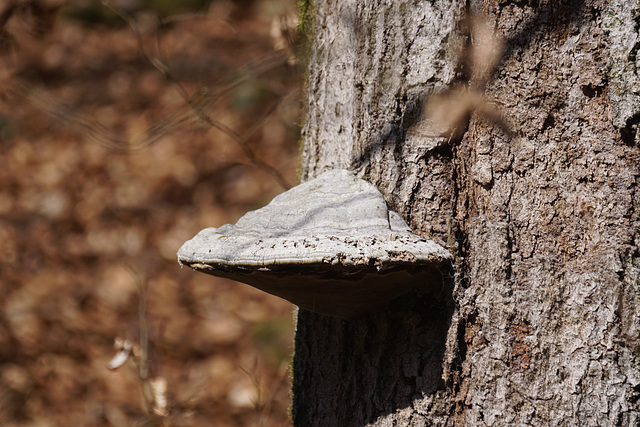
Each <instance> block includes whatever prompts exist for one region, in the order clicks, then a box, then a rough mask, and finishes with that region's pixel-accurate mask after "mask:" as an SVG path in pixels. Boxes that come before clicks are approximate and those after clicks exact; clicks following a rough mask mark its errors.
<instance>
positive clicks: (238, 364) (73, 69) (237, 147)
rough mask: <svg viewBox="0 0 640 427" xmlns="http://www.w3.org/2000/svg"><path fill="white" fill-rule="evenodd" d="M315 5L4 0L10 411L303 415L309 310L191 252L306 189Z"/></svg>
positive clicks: (218, 422)
mask: <svg viewBox="0 0 640 427" xmlns="http://www.w3.org/2000/svg"><path fill="white" fill-rule="evenodd" d="M296 17H297V10H296V5H295V2H294V1H293V0H270V1H269V0H263V1H260V0H255V1H252V0H239V1H227V0H219V1H204V0H189V1H171V0H111V1H109V2H104V4H103V3H101V2H99V1H91V0H68V1H59V0H30V1H28V0H0V55H1V57H2V60H1V62H0V304H1V308H2V312H1V316H0V425H2V426H5V427H7V426H129V425H167V426H168V425H175V426H204V425H214V426H254V425H256V426H282V425H289V424H290V421H289V418H288V413H287V412H288V407H289V373H288V366H289V363H290V358H291V353H292V345H293V344H292V337H293V317H292V311H293V306H292V305H291V304H289V303H287V302H286V301H283V300H280V299H278V298H275V297H272V296H270V295H267V294H264V293H262V292H259V291H257V290H254V289H252V288H250V287H248V286H245V285H241V284H237V283H235V282H230V281H226V280H223V279H217V278H213V277H211V276H207V275H204V274H200V273H195V272H193V271H191V270H189V269H186V268H185V269H181V268H180V267H179V266H178V264H177V261H176V251H177V250H178V248H179V247H180V246H181V244H182V243H183V242H184V241H186V240H188V239H190V238H191V237H193V235H195V234H196V233H197V232H198V231H199V230H201V229H202V228H205V227H209V226H220V225H222V224H224V223H228V222H234V221H235V220H237V219H238V218H239V217H240V216H241V215H243V214H244V213H245V212H247V211H249V210H252V209H256V208H258V207H260V206H262V205H264V204H266V203H267V202H269V201H270V200H271V198H272V197H273V196H274V195H276V194H278V193H280V192H282V191H283V190H284V189H285V187H286V186H288V185H294V183H295V180H296V168H297V166H298V163H297V157H298V144H299V120H300V86H301V77H300V70H299V67H298V66H296V65H295V64H294V57H293V54H292V52H293V50H292V49H291V48H290V46H291V40H292V39H293V37H292V34H294V32H295V28H296ZM145 290H146V297H145V296H144V294H145ZM140 296H142V297H143V298H142V301H143V302H146V306H147V307H146V311H147V318H148V326H147V327H146V328H145V327H144V321H143V322H142V326H143V328H142V337H143V341H142V342H143V343H144V335H145V334H148V336H149V342H150V347H149V356H148V367H149V374H148V380H149V381H148V383H147V385H149V384H151V385H152V386H150V387H149V388H148V390H150V391H151V392H152V394H153V393H155V397H150V396H149V395H147V398H146V399H145V398H143V394H142V392H141V389H142V383H143V381H142V380H141V371H140V369H139V365H140V363H141V361H142V362H144V360H146V359H145V358H144V357H143V355H144V346H143V349H142V353H141V349H140V342H141V340H140V338H141V329H140V325H141V322H140V319H139V314H140V307H139V302H140V300H141V299H140ZM143 311H144V308H143ZM125 341H128V342H130V343H133V345H134V348H133V352H132V357H130V358H129V359H128V361H127V362H126V363H125V364H124V365H122V366H120V367H119V368H117V369H113V370H110V369H108V368H107V366H108V365H109V363H110V361H111V360H112V358H113V357H114V355H116V353H117V351H118V348H116V347H114V343H120V344H119V345H121V346H122V345H123V344H122V343H123V342H125ZM141 354H142V356H141ZM136 362H137V363H136ZM143 367H144V363H143ZM142 377H143V379H144V374H142Z"/></svg>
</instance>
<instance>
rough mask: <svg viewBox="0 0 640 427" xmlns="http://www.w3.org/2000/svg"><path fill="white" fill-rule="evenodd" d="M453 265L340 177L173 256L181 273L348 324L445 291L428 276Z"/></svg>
mask: <svg viewBox="0 0 640 427" xmlns="http://www.w3.org/2000/svg"><path fill="white" fill-rule="evenodd" d="M451 259H452V256H451V254H450V253H449V252H448V251H447V250H446V249H445V248H443V247H442V246H440V245H438V244H437V243H435V242H434V241H432V240H428V239H425V238H423V237H420V236H418V235H416V234H414V233H412V232H411V230H410V229H409V227H408V226H407V224H406V223H405V222H404V220H403V219H402V218H401V217H400V215H399V214H398V213H396V212H394V211H391V210H389V208H388V207H387V204H386V202H385V201H384V198H383V197H382V194H380V192H379V191H378V190H377V189H376V188H375V187H374V186H373V185H372V184H370V183H368V182H366V181H364V180H362V179H359V178H356V177H355V176H354V175H353V173H351V172H349V171H346V170H332V171H329V172H325V173H324V174H322V175H320V176H319V177H318V178H316V179H313V180H310V181H307V182H305V183H302V184H300V185H298V186H296V187H294V188H292V189H290V190H289V191H286V192H284V193H282V194H280V195H278V196H276V197H275V198H274V199H273V200H272V201H271V202H270V203H269V204H268V205H266V206H265V207H263V208H261V209H258V210H255V211H251V212H248V213H247V214H246V215H244V216H243V217H242V218H240V219H239V220H238V222H237V223H236V224H226V225H223V226H222V227H220V228H213V227H212V228H206V229H204V230H202V231H201V232H200V233H198V234H197V235H196V236H195V237H194V238H193V239H191V240H189V241H187V242H186V243H185V244H184V245H182V247H181V248H180V250H179V251H178V262H179V263H180V264H181V265H188V266H189V267H191V268H193V269H195V270H198V271H202V272H204V273H208V274H212V275H214V276H219V277H225V278H229V279H233V280H237V281H239V282H243V283H247V284H249V285H251V286H253V287H255V288H258V289H261V290H263V291H265V292H268V293H270V294H273V295H277V296H279V297H282V298H284V299H287V300H288V301H290V302H292V303H294V304H296V305H298V306H299V307H302V308H305V309H308V310H311V311H314V312H317V313H322V314H326V315H330V316H336V317H341V318H345V319H353V318H356V317H359V316H360V315H362V314H364V313H366V312H367V311H369V310H371V309H373V308H375V307H377V306H380V305H383V304H385V303H386V302H388V301H390V300H391V299H393V298H396V297H398V296H400V295H402V294H404V293H406V292H408V291H410V290H411V289H413V288H414V287H416V286H438V287H439V286H441V283H442V281H441V280H434V278H436V279H437V278H438V277H439V276H440V275H439V274H438V272H439V270H440V269H446V268H448V267H447V265H450V263H451Z"/></svg>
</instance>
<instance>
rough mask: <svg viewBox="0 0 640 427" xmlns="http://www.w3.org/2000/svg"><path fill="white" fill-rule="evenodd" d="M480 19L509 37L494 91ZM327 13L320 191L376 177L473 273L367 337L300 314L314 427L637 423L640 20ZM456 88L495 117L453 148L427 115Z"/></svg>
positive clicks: (358, 328) (363, 322)
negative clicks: (473, 21)
mask: <svg viewBox="0 0 640 427" xmlns="http://www.w3.org/2000/svg"><path fill="white" fill-rule="evenodd" d="M631 3H635V4H631ZM470 14H475V15H476V16H479V15H483V16H484V19H486V21H487V22H488V24H489V25H490V26H492V27H493V28H495V30H496V31H497V33H498V34H499V35H501V36H502V38H503V40H504V45H503V46H504V48H503V50H502V56H501V62H500V63H499V64H498V66H497V68H496V71H495V73H493V74H492V77H491V79H489V80H488V81H486V85H485V84H484V83H485V82H484V81H482V79H481V78H479V77H478V76H481V75H482V74H483V73H484V72H486V71H487V69H488V68H491V67H490V66H489V65H487V64H483V62H482V60H480V61H478V60H476V61H466V60H467V59H468V58H465V57H464V55H463V54H461V53H464V52H467V53H469V52H472V50H470V49H473V46H474V44H478V43H479V41H478V39H477V38H474V37H468V36H467V34H466V30H465V28H468V27H470V25H469V22H470V19H469V16H471V15H470ZM307 16H311V17H312V20H311V22H310V23H309V22H308V23H307V24H309V25H308V28H310V30H309V31H310V38H311V40H312V41H311V45H310V47H309V49H310V52H309V58H308V60H309V74H308V82H307V83H308V84H307V111H308V112H307V116H306V122H305V126H304V131H303V136H304V148H303V156H302V157H303V159H302V161H303V170H302V178H303V180H307V179H310V178H312V177H315V176H317V175H318V174H319V173H321V172H322V171H325V170H327V169H333V168H347V169H352V170H355V171H357V173H358V175H359V176H361V177H363V178H365V179H367V180H369V181H370V182H372V183H373V184H375V185H376V186H378V188H379V189H380V191H381V192H382V193H383V194H384V195H385V197H386V199H387V202H388V203H389V205H390V207H391V208H392V209H393V210H396V211H397V212H399V213H400V214H401V215H402V216H403V217H404V218H405V220H406V221H407V223H408V224H409V225H410V226H411V227H412V228H413V230H414V231H415V232H417V233H418V234H421V235H424V236H427V237H430V238H433V239H435V240H436V241H437V242H439V243H441V244H443V245H444V246H446V247H448V248H449V250H450V251H452V253H455V255H456V262H455V267H454V269H453V271H452V274H450V275H446V274H445V275H444V276H443V278H442V287H441V289H440V291H439V292H437V293H436V294H432V293H428V292H427V291H425V290H421V289H418V290H416V291H415V292H412V293H411V294H409V295H405V296H403V297H401V298H399V299H397V300H395V301H392V302H390V304H389V305H388V306H387V307H384V308H382V309H379V310H377V311H375V312H372V313H370V314H368V315H367V316H365V317H364V318H361V319H359V320H357V321H354V322H347V321H343V320H338V319H333V318H329V317H325V316H322V315H318V314H314V313H310V312H307V311H305V310H300V312H299V314H298V323H297V334H296V343H295V359H294V365H293V375H294V379H293V421H294V424H295V425H296V426H363V425H375V426H383V425H385V426H386V425H389V426H391V425H412V426H413V425H416V426H422V425H470V426H476V425H509V426H511V425H544V426H548V425H587V426H596V425H621V426H635V425H637V423H638V422H639V417H638V414H639V413H640V404H639V402H638V399H639V397H640V371H639V370H640V351H639V350H640V341H639V340H638V338H639V335H640V303H639V301H640V285H639V281H638V279H639V277H640V253H639V251H638V244H639V243H640V227H639V226H640V221H639V219H638V212H639V210H638V204H639V199H638V192H637V189H638V185H637V183H638V179H639V172H640V171H639V168H640V156H639V155H638V138H637V136H636V132H637V131H638V129H637V124H638V123H639V122H640V72H639V69H640V62H637V61H638V60H637V58H636V54H637V51H638V49H640V35H639V33H638V28H639V27H640V18H638V16H640V5H639V4H638V3H637V2H628V1H626V0H615V1H608V2H607V1H600V0H594V1H590V2H587V4H583V3H582V2H577V1H576V2H571V1H569V2H558V1H555V0H554V1H533V0H531V1H518V2H515V1H500V2H489V1H485V2H480V1H475V0H472V1H471V2H462V1H455V0H448V1H446V0H443V1H437V2H425V1H421V2H415V1H406V0H402V1H399V0H386V1H377V2H372V1H358V0H348V1H340V2H314V3H313V6H312V8H311V12H310V13H309V14H308V15H307ZM496 43H497V42H496ZM469 46H471V47H469ZM465 61H466V62H465ZM483 67H484V69H483ZM456 85H464V87H468V88H475V89H476V91H477V93H483V98H484V100H483V101H480V102H476V103H475V104H470V105H469V106H468V111H469V113H470V114H469V119H468V120H465V121H463V122H459V123H458V124H457V127H456V133H455V134H453V135H454V136H453V137H452V138H449V139H448V140H447V139H443V138H439V137H436V136H434V133H433V129H434V126H435V124H434V123H433V122H430V121H429V120H423V114H422V106H423V104H424V102H425V101H429V100H430V99H432V97H430V95H431V94H433V93H434V92H442V91H444V90H445V89H451V90H453V88H454V87H456ZM443 93H445V95H444V96H445V98H446V96H447V93H449V94H450V93H452V92H443ZM489 103H493V104H495V105H496V106H497V109H498V110H499V111H500V112H501V114H502V117H503V119H504V122H505V123H506V124H505V125H504V126H499V125H498V124H497V123H498V122H499V121H496V120H491V114H487V113H488V112H490V111H491V107H490V105H491V104H489ZM465 108H466V107H465ZM483 112H484V113H485V114H482V113H483ZM493 118H494V119H495V117H493ZM436 124H437V123H436Z"/></svg>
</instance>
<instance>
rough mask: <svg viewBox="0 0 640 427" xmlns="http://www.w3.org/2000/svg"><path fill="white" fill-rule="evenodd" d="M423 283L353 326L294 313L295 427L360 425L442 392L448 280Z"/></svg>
mask: <svg viewBox="0 0 640 427" xmlns="http://www.w3.org/2000/svg"><path fill="white" fill-rule="evenodd" d="M425 285H426V286H425V287H424V288H421V289H415V290H414V291H411V292H409V293H408V294H405V295H403V296H401V297H399V298H397V299H396V300H393V301H391V302H390V303H389V304H388V305H387V306H385V307H382V308H379V309H377V310H375V311H373V312H370V313H369V314H367V315H365V316H364V317H362V318H360V319H358V320H356V321H353V322H348V321H344V320H340V319H335V318H331V317H326V316H323V315H318V314H315V313H311V312H309V311H306V310H300V312H299V315H298V316H299V320H298V330H297V336H296V343H295V346H296V349H295V358H294V367H293V369H294V372H295V378H294V380H293V414H292V415H293V422H294V425H296V426H298V425H299V426H303V425H304V426H314V425H336V426H338V425H339V426H357V425H366V424H368V423H371V422H374V421H375V420H376V419H378V418H379V417H381V416H384V415H387V414H392V413H395V412H397V411H398V410H400V409H403V408H411V407H412V406H413V402H414V401H422V400H424V399H425V397H427V396H433V395H435V394H436V392H437V391H438V390H444V388H445V384H444V381H443V380H442V365H443V356H444V352H445V341H446V334H447V330H448V328H449V323H450V320H451V316H452V314H453V308H454V305H453V298H452V289H453V276H452V274H451V272H450V271H448V272H443V273H440V272H438V273H435V274H434V276H433V278H432V279H431V280H430V281H429V283H427V284H425ZM315 353H321V354H323V355H324V356H323V357H322V358H318V357H317V354H315ZM318 420H322V421H321V422H320V423H318Z"/></svg>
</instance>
